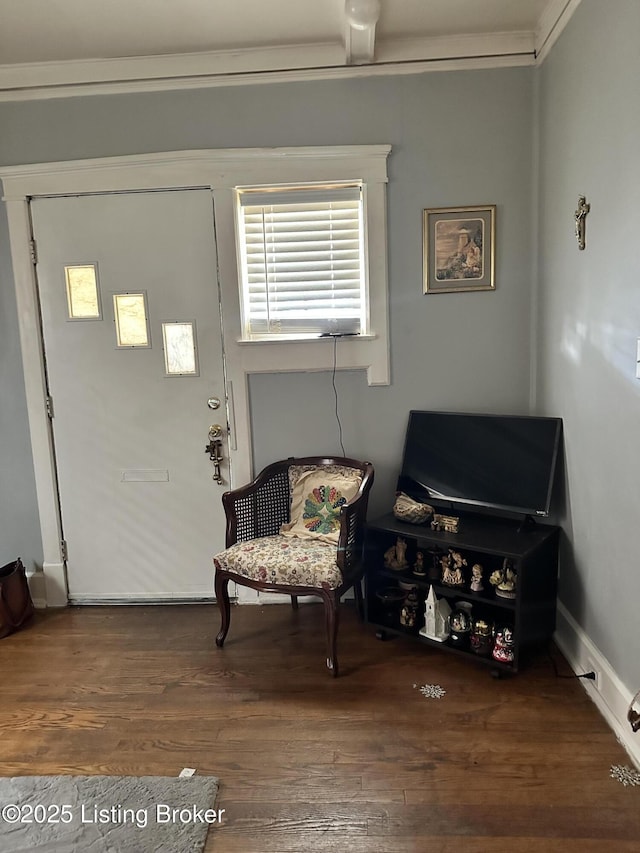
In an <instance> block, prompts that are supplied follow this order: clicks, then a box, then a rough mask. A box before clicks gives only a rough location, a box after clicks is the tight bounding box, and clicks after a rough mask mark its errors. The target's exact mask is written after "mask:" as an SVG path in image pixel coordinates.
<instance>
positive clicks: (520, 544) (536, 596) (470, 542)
mask: <svg viewBox="0 0 640 853" xmlns="http://www.w3.org/2000/svg"><path fill="white" fill-rule="evenodd" d="M459 517H460V525H459V532H458V533H447V532H443V531H437V530H432V529H431V527H430V525H429V524H422V525H420V524H406V523H404V522H401V521H398V520H397V519H396V518H395V516H394V515H393V514H391V513H390V514H388V515H385V516H382V517H381V518H378V519H376V520H375V521H373V522H370V523H369V524H368V525H367V538H366V543H365V614H366V619H367V622H369V623H370V624H371V625H374V626H375V627H376V628H377V629H378V636H380V637H381V638H383V637H384V636H385V635H386V634H390V635H401V636H408V637H411V638H412V639H414V640H417V641H419V642H421V643H424V644H426V645H429V646H432V647H434V648H438V649H442V650H445V651H448V652H452V653H455V654H458V655H462V656H464V657H466V658H469V659H472V660H474V661H477V662H478V663H480V664H484V665H488V666H491V667H492V669H493V670H494V674H496V675H499V674H501V673H503V672H505V673H506V672H511V673H514V672H517V671H518V669H519V668H520V667H521V665H522V660H523V653H524V652H526V650H527V649H528V648H530V647H533V646H539V645H541V644H543V643H545V642H546V641H548V640H549V639H550V638H551V636H552V635H553V632H554V630H555V625H556V598H557V578H558V543H559V534H560V528H559V527H556V526H552V525H548V524H540V523H537V522H536V523H535V524H534V525H531V526H524V527H523V526H522V525H521V523H520V522H518V521H517V520H515V521H512V520H510V519H501V518H496V517H494V516H485V515H475V514H464V515H460V516H459ZM399 536H401V537H402V538H404V539H405V541H406V543H407V552H406V556H407V560H408V562H409V568H407V569H405V570H402V571H396V570H393V569H390V568H387V567H385V565H384V554H385V551H387V549H388V548H389V547H390V546H392V545H393V544H394V543H395V542H396V541H397V538H398V537H399ZM449 548H453V549H454V550H455V551H458V552H460V553H461V554H462V555H463V557H464V558H465V559H466V561H467V565H466V567H465V568H464V571H463V574H464V581H465V582H464V585H463V586H456V587H452V586H447V585H444V584H442V582H441V572H440V571H438V573H437V577H435V576H434V573H432V572H431V566H432V558H431V554H430V552H433V551H434V550H435V549H437V550H438V551H440V552H442V553H443V554H444V553H447V551H448V549H449ZM417 551H422V552H423V554H424V558H425V559H424V564H425V569H426V572H427V574H426V576H423V577H419V576H416V575H415V574H413V572H412V569H411V567H412V566H413V564H414V562H415V559H416V553H417ZM505 558H507V559H508V560H509V561H510V562H511V565H512V566H513V569H514V571H515V573H516V575H517V582H516V597H515V598H513V599H509V598H502V597H500V596H498V595H496V592H495V587H494V586H492V585H491V584H490V583H489V577H490V575H491V573H492V572H493V571H495V570H496V569H500V568H501V567H502V565H503V561H504V559H505ZM474 563H480V564H481V565H482V567H483V585H484V590H483V591H482V592H472V591H471V589H470V583H471V566H472V565H473V564H474ZM400 583H402V584H411V585H412V586H415V587H416V589H417V590H418V597H419V601H420V604H419V607H418V616H417V619H416V624H415V626H414V627H412V628H407V627H405V626H403V625H401V624H400V618H399V617H400V609H401V607H402V602H400V603H399V604H398V605H397V606H390V605H387V604H385V603H384V602H383V601H382V600H381V599H380V598H379V597H378V594H377V593H378V591H380V590H381V589H383V588H385V587H393V586H396V585H399V584H400ZM432 585H433V588H434V592H435V594H436V596H437V597H438V598H442V597H444V598H446V599H447V601H448V603H449V605H450V607H451V608H452V610H453V609H455V606H456V603H457V602H459V601H466V602H469V603H470V604H471V605H472V616H473V617H474V618H483V619H485V620H486V621H487V622H489V623H490V624H493V625H495V626H496V628H501V627H504V626H510V627H511V628H512V629H513V632H514V640H515V642H514V660H513V663H511V664H506V663H501V662H499V661H496V660H494V658H493V657H491V655H490V654H489V655H487V656H483V655H479V654H476V653H475V652H474V651H473V650H472V649H471V648H470V646H469V645H467V646H466V647H462V648H461V647H458V646H454V645H452V644H451V642H450V641H449V640H446V641H445V642H443V643H440V642H437V641H436V640H431V639H429V638H428V637H424V636H421V635H420V634H419V633H418V632H419V630H420V628H422V627H423V626H424V624H425V605H424V602H425V599H426V597H427V595H428V592H429V587H430V586H432Z"/></svg>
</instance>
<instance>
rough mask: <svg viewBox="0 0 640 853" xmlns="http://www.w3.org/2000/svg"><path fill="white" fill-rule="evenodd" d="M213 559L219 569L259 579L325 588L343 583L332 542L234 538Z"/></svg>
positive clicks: (297, 539) (334, 587)
mask: <svg viewBox="0 0 640 853" xmlns="http://www.w3.org/2000/svg"><path fill="white" fill-rule="evenodd" d="M214 559H215V560H216V563H217V564H218V565H219V566H220V568H221V569H226V570H227V571H229V572H234V574H237V575H241V576H242V577H243V578H248V579H249V580H253V581H259V582H261V583H267V584H268V583H272V584H280V585H283V584H284V585H288V586H313V587H326V588H327V589H337V588H338V587H339V586H341V584H342V573H341V571H340V569H339V568H338V566H337V565H336V547H335V545H332V544H330V543H328V542H321V541H318V540H317V539H299V538H297V537H292V536H282V535H277V536H264V537H263V538H262V539H252V540H250V541H249V542H236V544H235V545H232V546H231V547H230V548H227V549H226V550H225V551H223V552H222V553H220V554H217V555H216V557H215V558H214Z"/></svg>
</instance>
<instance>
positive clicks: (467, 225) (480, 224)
mask: <svg viewBox="0 0 640 853" xmlns="http://www.w3.org/2000/svg"><path fill="white" fill-rule="evenodd" d="M495 232H496V206H495V204H489V205H484V206H477V207H438V208H431V209H425V210H423V212H422V247H423V278H424V293H461V292H463V291H467V290H495V287H496V281H495V236H496V233H495Z"/></svg>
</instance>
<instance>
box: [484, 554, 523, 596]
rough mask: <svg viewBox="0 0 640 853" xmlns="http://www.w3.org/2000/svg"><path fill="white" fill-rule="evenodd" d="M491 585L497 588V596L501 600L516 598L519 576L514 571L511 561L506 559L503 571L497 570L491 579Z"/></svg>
mask: <svg viewBox="0 0 640 853" xmlns="http://www.w3.org/2000/svg"><path fill="white" fill-rule="evenodd" d="M489 581H490V583H491V584H492V585H493V586H495V588H496V595H499V596H500V598H515V597H516V581H517V576H516V573H515V572H514V570H513V565H512V564H511V561H510V560H509V559H508V558H507V557H505V558H504V562H503V563H502V568H501V569H496V570H495V572H493V573H492V575H491V577H490V578H489Z"/></svg>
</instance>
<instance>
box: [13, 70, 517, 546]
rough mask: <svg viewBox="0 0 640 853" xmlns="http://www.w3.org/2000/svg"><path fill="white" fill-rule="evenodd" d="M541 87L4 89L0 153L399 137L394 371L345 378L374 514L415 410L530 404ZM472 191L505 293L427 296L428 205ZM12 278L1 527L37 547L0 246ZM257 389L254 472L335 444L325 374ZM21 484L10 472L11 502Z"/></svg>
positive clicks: (440, 79) (494, 81) (77, 154)
mask: <svg viewBox="0 0 640 853" xmlns="http://www.w3.org/2000/svg"><path fill="white" fill-rule="evenodd" d="M532 88H533V72H532V70H531V69H503V70H487V71H474V72H456V73H446V74H442V73H432V74H425V75H416V76H406V77H388V78H365V79H352V80H341V81H325V82H309V83H299V84H281V85H265V86H252V87H232V88H229V89H224V88H218V89H210V90H198V91H193V92H168V93H157V94H156V93H153V94H140V95H121V96H100V97H93V98H74V99H68V100H51V101H43V102H25V103H6V104H0V127H2V134H1V135H0V163H2V164H5V165H11V164H20V163H29V162H40V161H55V160H66V159H75V158H85V157H101V156H109V155H119V154H135V153H146V152H151V151H162V150H177V149H183V148H185V149H188V148H224V147H254V146H278V145H333V144H369V143H391V144H392V146H393V151H392V154H391V158H390V163H389V174H390V183H389V190H388V222H389V286H390V306H391V307H390V313H391V363H392V377H393V382H392V385H391V386H390V387H380V388H375V387H369V386H368V385H367V383H366V376H365V374H364V373H363V372H359V371H354V372H345V373H344V374H339V375H338V377H337V379H336V386H337V388H338V391H339V412H340V416H341V420H342V423H343V429H344V444H345V449H346V451H347V453H349V454H352V455H354V456H358V457H363V458H368V459H370V460H371V461H372V462H374V464H375V466H376V471H377V482H376V486H375V490H374V494H373V497H372V511H373V512H381V511H383V510H384V511H386V510H387V509H388V508H389V507H390V506H391V503H392V500H393V489H394V486H395V478H396V476H397V469H398V466H399V463H400V455H401V448H402V440H403V433H404V429H405V425H406V420H407V413H408V411H409V409H411V408H412V407H413V408H438V407H442V408H450V409H457V410H467V409H469V410H479V411H500V412H507V411H513V412H519V413H520V412H525V411H527V407H528V401H529V369H530V336H529V319H530V293H531V286H532V274H531V269H532V242H531V232H532V229H531V221H532V210H531V207H530V204H529V202H528V199H529V198H530V196H531V190H532V168H531V163H532V138H533V134H532V115H533V109H532ZM475 204H481V205H482V204H496V205H497V208H498V209H497V234H498V239H497V290H496V291H495V292H477V293H476V292H474V293H466V294H437V295H429V296H424V295H423V294H422V232H421V227H422V226H421V216H422V209H423V208H425V207H442V206H458V205H475ZM5 239H6V231H5V226H4V224H3V223H2V222H0V240H5ZM0 280H1V282H2V287H3V305H4V304H6V310H5V311H2V313H1V315H0V340H2V341H3V342H4V341H5V336H6V335H8V336H9V341H10V346H11V349H12V353H13V356H12V357H13V360H12V363H11V369H10V375H8V376H5V374H4V372H3V374H2V385H1V387H0V391H1V393H2V399H3V401H4V405H5V408H6V407H7V406H11V407H12V409H13V416H12V417H11V418H7V417H4V418H3V421H2V423H3V441H2V453H3V455H5V454H6V455H7V459H8V460H9V461H10V464H11V467H12V468H13V469H16V470H19V472H20V476H21V478H22V479H23V480H24V483H23V492H24V495H23V499H22V501H23V504H24V510H23V514H22V518H23V520H24V523H23V524H22V525H21V526H20V527H19V528H17V529H14V525H13V523H12V517H11V516H8V517H7V516H5V515H4V514H3V515H2V516H1V517H0V542H2V543H3V548H4V549H5V550H7V549H8V551H9V553H13V552H14V551H15V550H16V549H18V550H19V551H21V552H22V553H26V552H28V553H27V556H28V557H30V558H32V559H35V560H38V559H41V555H40V552H39V551H38V546H34V542H33V537H32V532H33V530H34V529H36V526H37V512H36V508H35V503H34V495H33V478H32V463H31V459H30V456H29V453H28V450H27V441H26V438H25V435H26V429H27V426H26V419H25V412H24V392H23V390H22V388H21V386H20V382H19V380H18V372H17V371H18V366H17V364H16V361H15V353H16V351H17V341H16V330H15V324H16V315H15V306H14V305H13V301H12V300H13V297H12V296H11V294H10V293H8V291H9V290H10V288H11V275H10V270H9V268H8V266H7V255H6V253H2V254H0ZM3 346H5V344H4V343H3ZM338 346H339V344H338ZM250 390H251V407H252V420H253V425H254V429H255V438H254V444H255V448H254V452H255V466H256V468H257V469H259V468H260V467H262V466H263V465H264V464H266V463H267V462H270V461H273V460H274V459H276V458H280V457H282V456H287V455H290V454H292V453H318V452H327V451H333V452H336V451H339V449H340V448H339V441H338V427H337V423H336V419H335V414H334V407H335V402H334V395H333V387H332V382H331V374H330V373H326V372H325V373H318V374H313V373H306V374H295V373H291V374H281V375H258V376H254V377H252V380H251V384H250ZM3 414H5V413H3ZM7 421H8V422H7ZM11 491H12V486H11V485H10V484H9V481H8V480H7V479H6V478H5V476H3V477H2V481H1V485H0V494H1V495H2V501H3V502H6V501H7V500H8V499H9V498H10V492H11ZM7 495H9V498H8V497H7ZM7 543H8V544H7Z"/></svg>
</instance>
